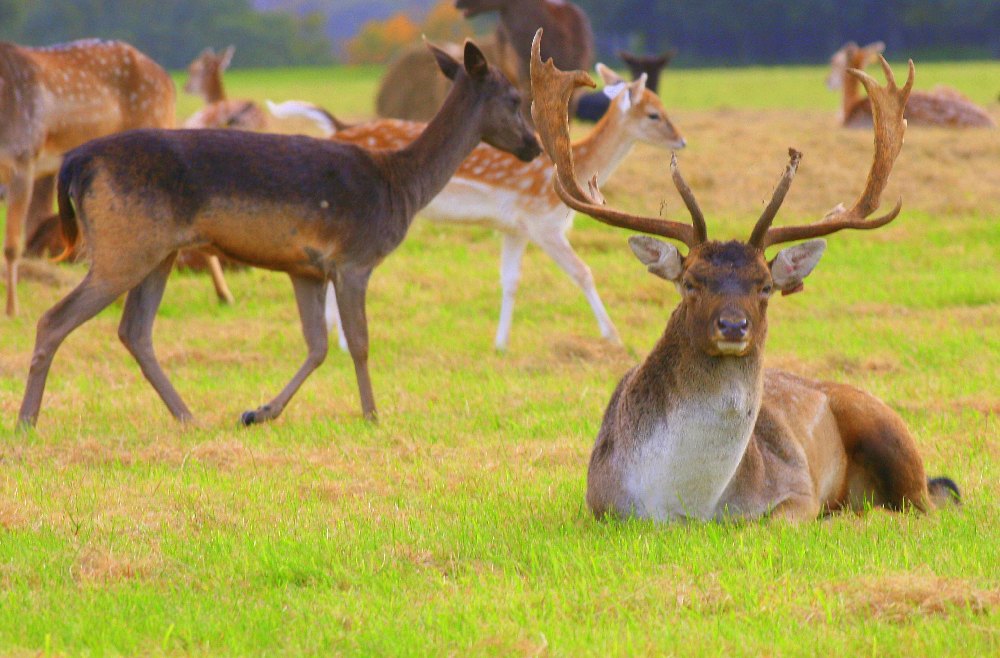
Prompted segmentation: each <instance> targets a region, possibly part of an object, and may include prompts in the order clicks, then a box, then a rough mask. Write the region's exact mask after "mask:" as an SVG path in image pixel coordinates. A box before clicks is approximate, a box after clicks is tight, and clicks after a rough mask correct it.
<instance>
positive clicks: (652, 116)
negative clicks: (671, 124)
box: [646, 112, 660, 121]
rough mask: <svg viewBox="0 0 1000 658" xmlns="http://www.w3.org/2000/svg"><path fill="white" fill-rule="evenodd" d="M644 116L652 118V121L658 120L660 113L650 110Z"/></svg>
mask: <svg viewBox="0 0 1000 658" xmlns="http://www.w3.org/2000/svg"><path fill="white" fill-rule="evenodd" d="M646 116H648V117H649V118H650V119H652V120H653V121H659V120H660V115H659V114H657V113H656V112H650V113H649V114H647V115H646Z"/></svg>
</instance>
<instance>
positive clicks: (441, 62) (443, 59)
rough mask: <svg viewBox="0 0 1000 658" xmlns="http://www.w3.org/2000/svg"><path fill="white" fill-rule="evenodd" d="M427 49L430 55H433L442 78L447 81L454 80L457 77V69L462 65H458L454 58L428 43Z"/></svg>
mask: <svg viewBox="0 0 1000 658" xmlns="http://www.w3.org/2000/svg"><path fill="white" fill-rule="evenodd" d="M427 47H428V48H429V49H430V51H431V54H432V55H434V59H435V60H436V61H437V65H438V68H439V69H441V72H442V73H444V77H446V78H448V79H449V80H454V79H455V76H456V75H458V69H459V67H461V66H462V65H461V64H459V63H458V61H457V60H456V59H455V58H454V57H452V56H451V55H449V54H448V53H446V52H445V51H443V50H441V49H440V48H438V47H437V46H435V45H434V44H433V43H428V44H427Z"/></svg>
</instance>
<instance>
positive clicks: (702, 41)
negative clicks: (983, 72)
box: [574, 0, 1000, 65]
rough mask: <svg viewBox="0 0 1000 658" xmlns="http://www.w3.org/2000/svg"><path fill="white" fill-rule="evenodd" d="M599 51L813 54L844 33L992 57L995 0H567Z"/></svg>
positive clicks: (712, 58) (786, 58) (755, 57)
mask: <svg viewBox="0 0 1000 658" xmlns="http://www.w3.org/2000/svg"><path fill="white" fill-rule="evenodd" d="M574 2H576V3H577V4H579V5H580V6H581V7H583V8H584V9H585V10H586V11H587V13H588V15H589V16H590V20H591V22H592V23H593V25H594V31H595V33H596V34H597V40H598V49H599V51H600V53H601V55H602V56H609V55H612V54H613V53H614V52H615V51H616V50H617V49H619V48H623V47H624V48H630V49H633V50H638V51H648V52H653V51H662V50H666V49H667V48H668V47H676V48H677V49H678V50H679V51H680V55H679V57H678V61H679V62H680V63H681V64H682V65H685V64H686V65H692V64H694V65H710V64H779V63H785V64H788V63H796V62H813V63H815V62H822V61H825V60H826V58H828V57H829V55H830V54H831V53H832V52H834V51H835V50H836V49H837V48H839V47H840V46H841V45H843V44H844V43H845V42H846V41H857V42H860V43H865V42H871V41H884V42H885V43H886V46H887V48H886V51H887V52H888V53H890V54H891V56H896V57H904V56H906V57H920V58H922V59H928V58H937V59H955V58H984V59H989V58H995V57H1000V2H997V0H848V1H846V2H845V1H844V0H753V1H752V2H741V1H737V0H697V1H693V0H686V1H685V0H623V1H620V2H607V1H606V0H574Z"/></svg>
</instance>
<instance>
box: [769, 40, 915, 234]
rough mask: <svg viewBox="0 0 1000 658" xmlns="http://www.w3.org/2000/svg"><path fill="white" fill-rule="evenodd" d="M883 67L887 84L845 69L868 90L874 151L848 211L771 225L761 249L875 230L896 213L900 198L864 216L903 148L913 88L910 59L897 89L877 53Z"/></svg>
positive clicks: (875, 205)
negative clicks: (883, 212) (800, 222)
mask: <svg viewBox="0 0 1000 658" xmlns="http://www.w3.org/2000/svg"><path fill="white" fill-rule="evenodd" d="M879 59H880V60H881V64H882V70H883V71H885V77H886V83H885V85H884V86H883V85H879V84H878V82H876V81H875V79H874V78H872V77H871V76H870V75H868V74H867V73H864V72H863V71H859V70H857V69H848V73H850V74H851V75H853V76H854V77H855V78H857V79H858V80H860V81H861V84H863V85H864V87H865V89H866V90H867V91H868V98H870V99H871V106H872V119H873V123H874V133H875V153H874V156H873V158H872V165H871V168H870V169H869V170H868V179H867V181H866V183H865V189H864V191H863V192H862V193H861V196H859V197H858V200H857V201H855V202H854V206H853V207H852V208H851V209H850V210H845V209H844V208H843V207H842V206H838V207H837V208H835V209H834V210H832V211H831V212H830V213H828V214H827V215H826V217H824V218H823V219H822V220H820V221H819V222H816V223H814V224H807V225H804V226H782V227H778V228H770V229H768V231H767V233H766V234H765V235H764V237H763V242H762V243H761V247H762V248H766V247H769V246H770V245H774V244H779V243H782V242H791V241H792V240H802V239H805V238H815V237H819V236H821V235H829V234H830V233H835V232H837V231H841V230H844V229H860V230H866V229H874V228H879V227H880V226H885V225H886V224H888V223H889V222H891V221H892V220H893V219H895V218H896V216H897V215H898V214H899V211H900V209H902V205H903V201H902V199H900V200H899V201H898V202H897V203H896V206H895V208H893V209H892V210H891V211H890V212H889V213H888V214H886V215H883V216H881V217H878V218H876V219H872V220H866V219H865V218H866V217H868V216H869V215H871V214H872V213H873V212H875V211H876V210H877V209H878V207H879V199H880V197H881V195H882V192H883V190H885V186H886V184H887V183H888V181H889V173H890V172H891V171H892V165H893V163H894V162H895V161H896V157H897V156H898V155H899V151H900V149H902V148H903V137H904V135H905V133H906V119H904V118H903V110H904V109H905V108H906V101H907V100H908V99H909V97H910V90H912V89H913V80H914V75H915V72H914V68H913V60H910V61H909V75H908V76H907V79H906V84H904V85H903V87H902V89H900V88H899V87H898V86H897V85H896V79H895V76H894V75H893V73H892V69H891V68H889V64H888V63H887V62H886V61H885V58H884V57H881V56H879Z"/></svg>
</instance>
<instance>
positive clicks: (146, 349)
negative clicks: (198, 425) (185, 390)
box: [118, 253, 193, 422]
mask: <svg viewBox="0 0 1000 658" xmlns="http://www.w3.org/2000/svg"><path fill="white" fill-rule="evenodd" d="M176 255H177V254H176V253H174V254H171V255H170V256H168V257H167V258H166V259H164V260H163V262H161V263H160V264H159V265H158V266H157V268H156V269H155V270H153V271H152V272H150V273H149V274H148V275H146V278H145V279H143V281H142V283H140V284H139V285H137V286H136V287H135V288H132V290H130V291H129V293H128V296H127V297H126V298H125V310H124V311H123V312H122V320H121V324H119V325H118V338H120V339H121V341H122V343H124V344H125V347H126V348H127V349H128V351H129V352H130V353H131V354H132V356H133V357H135V360H136V361H137V362H138V363H139V368H141V369H142V374H143V375H145V377H146V379H147V380H148V381H149V383H150V384H152V385H153V388H154V389H156V392H157V393H158V394H159V395H160V399H162V400H163V402H164V403H165V404H166V405H167V408H168V409H170V413H172V414H173V415H174V418H176V419H177V420H179V421H181V422H187V421H190V420H192V419H193V416H192V415H191V411H190V410H188V408H187V405H185V404H184V401H183V400H181V396H180V395H178V393H177V391H176V390H175V389H174V387H173V385H172V384H171V383H170V380H169V379H167V376H166V375H165V374H164V373H163V369H162V368H160V364H159V362H157V360H156V354H155V353H154V352H153V320H154V319H155V318H156V311H157V309H158V308H159V307H160V302H161V301H162V300H163V291H164V289H165V288H166V287H167V277H168V276H170V268H171V267H173V264H174V258H175V257H176Z"/></svg>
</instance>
